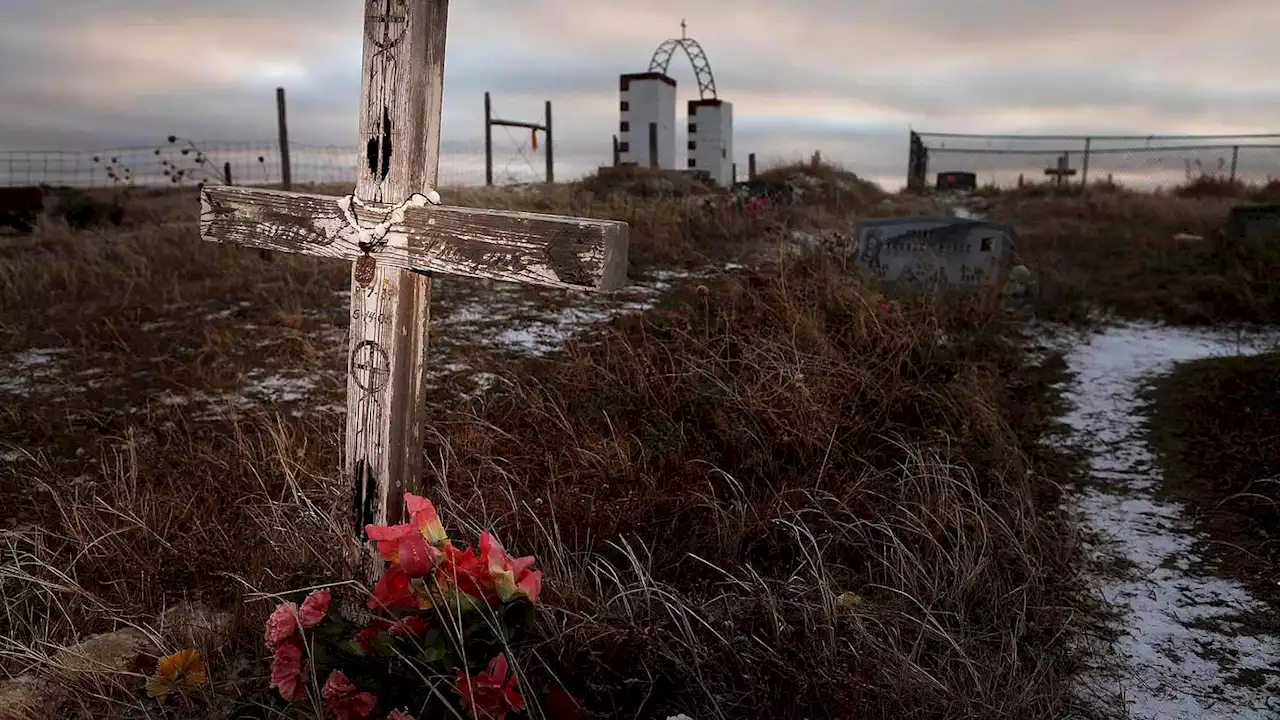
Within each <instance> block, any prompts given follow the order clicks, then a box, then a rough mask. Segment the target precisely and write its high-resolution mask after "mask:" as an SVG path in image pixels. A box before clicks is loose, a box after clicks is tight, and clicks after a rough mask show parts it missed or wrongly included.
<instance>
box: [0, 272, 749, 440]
mask: <svg viewBox="0 0 1280 720" xmlns="http://www.w3.org/2000/svg"><path fill="white" fill-rule="evenodd" d="M741 267H742V266H739V265H732V264H731V265H726V266H724V267H721V268H708V269H706V270H704V271H700V272H683V271H655V272H651V273H649V274H647V275H645V276H644V277H640V278H635V279H633V281H632V283H631V284H630V285H629V286H628V287H626V288H623V289H622V290H620V291H618V292H617V293H613V294H609V295H601V294H587V295H580V296H577V297H572V298H565V297H563V296H558V295H556V294H555V293H541V294H538V293H529V292H527V288H525V287H522V286H520V285H516V284H514V283H499V282H494V283H491V284H484V283H474V282H469V283H466V284H464V283H450V282H447V281H446V282H437V284H436V287H435V288H434V289H433V299H432V308H431V320H430V329H429V349H428V359H427V368H428V375H429V382H430V383H431V384H432V386H433V387H440V386H442V385H444V384H445V383H451V384H452V386H453V387H454V389H455V390H458V391H459V392H462V393H463V394H466V395H471V394H475V393H479V392H482V391H483V390H485V389H486V388H489V387H492V386H493V385H495V384H497V383H498V382H499V381H500V378H499V377H498V376H497V375H495V374H493V373H491V372H482V371H478V370H476V369H473V368H472V367H471V365H469V362H471V361H472V360H473V359H475V358H477V357H480V356H488V357H490V358H499V359H501V358H521V357H541V356H545V355H547V354H549V353H552V352H554V351H556V350H558V349H560V348H562V347H564V345H565V343H566V341H567V340H568V339H569V338H570V337H571V336H572V335H574V334H575V333H577V332H579V331H581V330H584V329H586V328H588V327H590V326H593V325H598V324H603V323H607V322H608V321H609V320H610V319H612V318H614V317H617V316H620V315H625V314H629V313H636V312H642V311H644V310H646V309H648V308H650V307H652V306H653V305H654V304H655V303H656V302H657V301H658V299H659V298H660V297H661V296H662V295H663V293H665V292H666V291H667V290H669V289H671V288H672V287H674V286H676V285H678V284H680V283H696V282H699V281H700V280H702V279H705V278H707V277H710V276H713V275H715V274H718V273H721V272H731V271H733V270H737V269H740V268H741ZM334 300H335V307H337V312H336V317H338V318H345V317H346V314H347V313H346V311H345V307H346V305H347V303H348V293H347V292H345V291H344V292H339V293H336V294H335V298H334ZM250 309H251V308H250V303H248V302H244V301H240V302H235V303H231V304H229V306H226V307H212V308H206V309H205V310H204V311H202V313H201V315H200V316H201V317H202V318H203V319H204V320H205V321H207V322H208V323H216V324H220V326H221V327H224V328H225V329H226V331H227V332H230V333H234V335H235V341H234V343H233V344H232V346H231V347H230V348H227V349H225V350H224V352H226V353H227V358H226V359H227V360H229V361H235V362H236V363H237V364H239V365H241V366H245V367H248V369H247V370H246V371H245V373H244V375H243V376H242V377H241V378H240V380H239V382H238V384H237V385H238V386H237V387H234V388H233V389H230V390H228V389H226V388H225V387H223V388H211V387H183V386H179V387H174V386H172V385H173V384H172V383H170V384H167V385H166V383H164V382H163V381H161V379H160V378H161V376H162V375H164V374H165V370H164V368H165V367H166V366H165V363H170V364H171V363H173V362H177V361H179V360H180V358H178V357H163V356H158V357H154V358H142V357H136V356H130V355H127V354H125V355H120V356H119V357H114V356H112V357H108V355H109V354H110V353H102V352H99V353H96V354H95V362H94V364H92V365H88V364H86V363H85V362H84V358H81V357H77V353H76V352H74V351H73V349H71V348H32V349H27V350H24V351H21V352H17V353H0V403H3V402H7V401H14V400H19V399H21V400H22V401H25V402H28V403H44V402H53V403H59V402H65V401H67V400H68V399H73V398H75V399H78V400H80V401H83V402H84V403H85V405H86V407H88V408H92V409H93V411H94V413H95V414H102V413H124V414H128V415H143V414H145V413H147V412H149V411H150V409H153V408H156V407H181V408H183V409H184V410H185V412H186V414H187V417H188V418H189V419H191V420H193V421H197V422H201V421H210V420H219V419H227V418H234V417H236V416H239V415H241V414H242V413H244V412H246V411H249V410H251V409H253V408H255V407H259V406H262V405H278V406H280V409H281V410H282V411H283V412H286V413H288V414H292V415H300V414H311V413H323V414H329V413H337V414H341V413H343V412H345V410H346V406H345V404H344V403H343V402H341V399H342V398H341V393H342V392H344V391H345V380H344V377H345V374H344V368H343V360H344V359H345V358H346V354H347V346H348V345H347V343H348V339H347V327H346V326H345V324H342V323H338V324H335V323H333V322H332V321H331V320H330V319H329V318H331V317H333V316H335V313H334V312H332V311H333V310H334V308H311V309H308V310H305V311H304V313H303V315H304V316H305V317H307V318H309V319H310V320H312V321H313V325H312V327H313V330H312V331H311V333H310V335H309V336H308V337H309V341H310V342H311V343H312V344H313V345H314V346H316V347H317V348H318V349H319V350H320V352H321V356H320V357H321V360H319V361H316V360H311V361H303V360H301V359H299V358H294V357H290V356H289V353H284V352H281V351H280V350H279V349H278V347H277V346H278V345H279V344H280V343H281V342H282V341H283V340H284V339H286V335H287V333H286V332H274V333H271V332H261V330H262V328H261V327H259V326H257V325H254V324H252V323H249V322H246V321H243V320H237V319H236V317H237V315H238V314H241V313H245V312H246V311H248V310H250ZM173 311H174V315H175V317H181V316H182V315H186V314H190V313H191V312H192V309H191V308H189V307H185V306H183V307H178V306H175V307H174V308H173ZM314 328H318V329H314ZM140 329H142V330H143V331H145V332H146V333H148V334H154V335H165V334H173V333H183V332H187V330H184V329H183V327H182V326H181V325H179V324H177V323H176V322H175V321H168V320H164V321H155V322H149V323H146V324H145V325H144V326H141V328H140ZM181 344H182V345H185V346H188V347H189V346H191V343H190V342H186V341H184V342H183V343H181ZM236 353H244V354H245V359H244V360H238V359H236V358H235V357H234V355H235V354H236ZM485 364H486V365H488V366H490V367H493V366H494V363H493V362H492V361H490V362H488V363H485ZM498 366H500V363H499V364H498ZM107 368H110V370H108V369H107ZM459 379H462V380H463V381H464V382H466V383H469V385H468V387H470V390H468V389H466V388H465V387H463V388H461V389H460V390H459V388H460V386H459V385H458V382H457V381H458V380H459ZM335 390H336V395H335ZM8 450H9V448H8V447H7V446H4V445H3V443H0V463H3V462H13V461H15V460H17V459H18V458H17V456H13V457H11V456H10V455H11V453H9V452H8Z"/></svg>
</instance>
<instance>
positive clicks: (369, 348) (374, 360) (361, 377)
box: [351, 340, 391, 393]
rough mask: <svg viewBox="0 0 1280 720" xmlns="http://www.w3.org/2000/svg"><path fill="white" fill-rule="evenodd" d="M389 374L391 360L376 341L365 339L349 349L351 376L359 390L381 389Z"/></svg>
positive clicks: (371, 391)
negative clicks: (352, 348) (353, 348)
mask: <svg viewBox="0 0 1280 720" xmlns="http://www.w3.org/2000/svg"><path fill="white" fill-rule="evenodd" d="M361 371H363V372H361ZM390 375H391V360H390V358H388V357H387V351H386V350H383V349H382V346H381V345H379V344H378V343H376V342H374V341H372V340H365V341H364V342H362V343H360V344H359V345H357V346H356V349H355V350H353V351H351V376H352V377H354V378H355V380H356V385H358V386H360V389H361V390H363V391H365V392H367V393H373V392H377V391H379V390H381V389H382V388H383V386H385V385H386V384H387V378H388V377H390Z"/></svg>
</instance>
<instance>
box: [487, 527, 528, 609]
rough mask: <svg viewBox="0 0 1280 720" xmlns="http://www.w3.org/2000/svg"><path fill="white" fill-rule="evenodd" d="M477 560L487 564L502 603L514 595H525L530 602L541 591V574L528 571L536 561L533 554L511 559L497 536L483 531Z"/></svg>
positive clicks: (514, 596)
mask: <svg viewBox="0 0 1280 720" xmlns="http://www.w3.org/2000/svg"><path fill="white" fill-rule="evenodd" d="M480 561H481V562H482V563H484V565H485V566H486V567H487V569H488V571H489V576H490V577H491V578H492V579H493V586H494V588H495V589H496V590H497V591H498V597H500V598H502V600H503V601H504V602H506V601H508V600H511V599H512V598H516V597H524V598H528V600H529V602H531V603H532V602H537V601H538V594H539V593H540V592H542V573H541V572H539V571H537V570H532V571H531V570H529V568H530V567H532V566H533V563H534V562H536V560H534V558H533V556H532V555H529V556H526V557H522V558H514V559H513V558H511V557H510V556H508V555H507V551H506V550H505V549H504V548H503V547H502V544H501V543H499V542H498V539H497V538H495V537H494V536H493V535H491V534H489V533H488V532H482V533H480Z"/></svg>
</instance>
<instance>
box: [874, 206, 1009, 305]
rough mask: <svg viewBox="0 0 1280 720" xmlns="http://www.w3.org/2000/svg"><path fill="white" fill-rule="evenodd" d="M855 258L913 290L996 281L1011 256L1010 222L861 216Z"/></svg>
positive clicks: (977, 285)
mask: <svg viewBox="0 0 1280 720" xmlns="http://www.w3.org/2000/svg"><path fill="white" fill-rule="evenodd" d="M855 233H856V237H855V239H854V246H855V251H854V256H855V259H856V261H857V262H858V263H859V264H860V265H863V266H864V267H866V268H867V269H868V270H870V271H871V272H872V273H873V274H874V275H876V276H878V277H880V278H883V279H884V280H885V281H886V282H889V283H892V284H894V285H905V286H908V287H911V288H913V289H915V290H937V289H950V290H971V289H977V288H980V287H991V286H995V285H996V284H997V283H998V282H999V281H1000V276H1001V273H1002V272H1003V271H1004V270H1005V269H1006V268H1007V267H1009V265H1010V264H1011V262H1012V260H1013V252H1014V246H1015V243H1016V240H1017V238H1016V234H1015V232H1014V229H1013V226H1011V225H1008V224H1005V223H996V222H990V221H987V220H976V219H966V218H955V217H906V218H878V219H874V220H862V221H859V222H858V224H857V228H856V230H855Z"/></svg>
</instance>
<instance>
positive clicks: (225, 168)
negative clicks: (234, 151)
mask: <svg viewBox="0 0 1280 720" xmlns="http://www.w3.org/2000/svg"><path fill="white" fill-rule="evenodd" d="M222 179H223V180H224V181H226V184H227V185H231V184H233V183H232V182H231V161H230V160H228V161H227V162H224V163H222Z"/></svg>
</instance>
